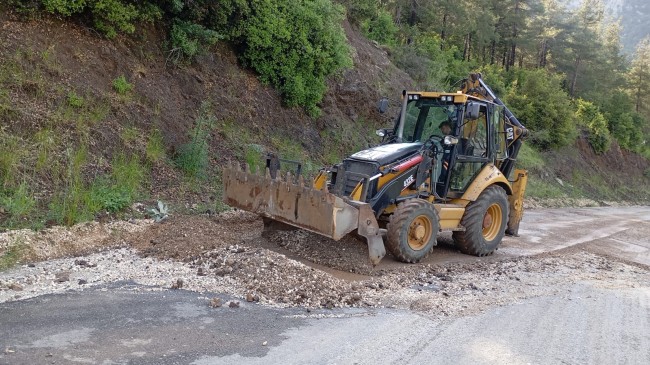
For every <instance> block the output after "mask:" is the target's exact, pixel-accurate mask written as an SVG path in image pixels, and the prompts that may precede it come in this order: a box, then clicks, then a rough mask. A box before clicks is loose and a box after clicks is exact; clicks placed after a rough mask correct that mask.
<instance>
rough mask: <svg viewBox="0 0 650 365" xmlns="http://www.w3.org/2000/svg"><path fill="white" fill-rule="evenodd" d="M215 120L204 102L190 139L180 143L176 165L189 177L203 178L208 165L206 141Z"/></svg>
mask: <svg viewBox="0 0 650 365" xmlns="http://www.w3.org/2000/svg"><path fill="white" fill-rule="evenodd" d="M215 125H216V120H215V119H214V117H213V116H212V115H211V114H210V108H209V106H208V105H207V104H204V105H203V106H202V108H201V112H200V115H199V117H198V118H197V120H196V124H195V126H194V128H193V129H192V131H191V134H190V141H189V142H188V143H186V144H184V145H182V146H181V147H180V148H179V150H178V153H177V155H176V156H175V158H174V161H175V163H176V166H178V168H180V169H181V170H183V172H185V175H187V176H188V177H189V178H191V179H196V178H204V177H205V171H206V168H207V167H208V162H209V158H208V157H209V156H208V141H209V139H210V132H211V131H212V129H213V128H214V126H215Z"/></svg>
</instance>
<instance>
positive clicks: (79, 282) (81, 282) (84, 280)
mask: <svg viewBox="0 0 650 365" xmlns="http://www.w3.org/2000/svg"><path fill="white" fill-rule="evenodd" d="M77 284H79V285H86V284H88V281H87V280H86V279H79V281H78V282H77Z"/></svg>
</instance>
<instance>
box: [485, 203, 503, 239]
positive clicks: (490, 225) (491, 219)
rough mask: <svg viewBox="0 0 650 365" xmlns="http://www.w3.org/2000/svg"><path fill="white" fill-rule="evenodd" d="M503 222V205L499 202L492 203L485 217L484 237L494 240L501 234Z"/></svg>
mask: <svg viewBox="0 0 650 365" xmlns="http://www.w3.org/2000/svg"><path fill="white" fill-rule="evenodd" d="M501 223H503V214H502V211H501V206H500V205H499V204H497V203H494V204H492V205H490V206H489V207H488V209H487V211H486V212H485V216H484V217H483V238H485V240H487V241H492V240H493V239H495V238H496V237H497V236H498V235H499V229H500V228H501Z"/></svg>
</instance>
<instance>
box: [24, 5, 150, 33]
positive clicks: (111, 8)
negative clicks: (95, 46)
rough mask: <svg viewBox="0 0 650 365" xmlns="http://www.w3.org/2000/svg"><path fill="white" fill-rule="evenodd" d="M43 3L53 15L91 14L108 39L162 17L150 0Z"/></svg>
mask: <svg viewBox="0 0 650 365" xmlns="http://www.w3.org/2000/svg"><path fill="white" fill-rule="evenodd" d="M14 1H16V0H14ZM27 2H30V3H33V1H22V3H23V5H24V4H25V3H27ZM42 4H43V6H44V7H45V10H46V11H48V12H50V13H52V14H59V15H63V16H68V17H69V16H73V15H75V14H82V13H84V12H86V13H89V14H90V15H91V19H92V23H93V25H94V26H95V28H97V30H99V31H100V32H102V33H103V34H105V35H106V36H107V37H108V38H113V37H115V36H117V34H118V33H120V32H122V33H133V32H134V31H135V24H136V23H137V22H138V21H146V22H152V21H155V20H159V19H161V18H162V15H163V14H162V12H161V11H160V9H159V8H158V7H157V6H155V5H153V4H151V3H150V2H147V1H144V2H140V1H132V0H42ZM32 6H36V5H32Z"/></svg>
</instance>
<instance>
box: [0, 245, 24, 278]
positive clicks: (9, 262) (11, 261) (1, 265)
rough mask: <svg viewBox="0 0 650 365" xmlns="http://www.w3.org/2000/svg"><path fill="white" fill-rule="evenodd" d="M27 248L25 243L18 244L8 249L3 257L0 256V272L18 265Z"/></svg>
mask: <svg viewBox="0 0 650 365" xmlns="http://www.w3.org/2000/svg"><path fill="white" fill-rule="evenodd" d="M26 249H27V246H26V245H25V244H24V243H18V244H15V245H12V246H10V247H8V248H7V249H6V250H5V251H4V253H3V254H2V255H0V271H3V270H6V269H9V268H12V267H13V266H15V265H16V264H18V263H19V262H20V261H21V260H22V259H23V255H24V253H25V250H26Z"/></svg>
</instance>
